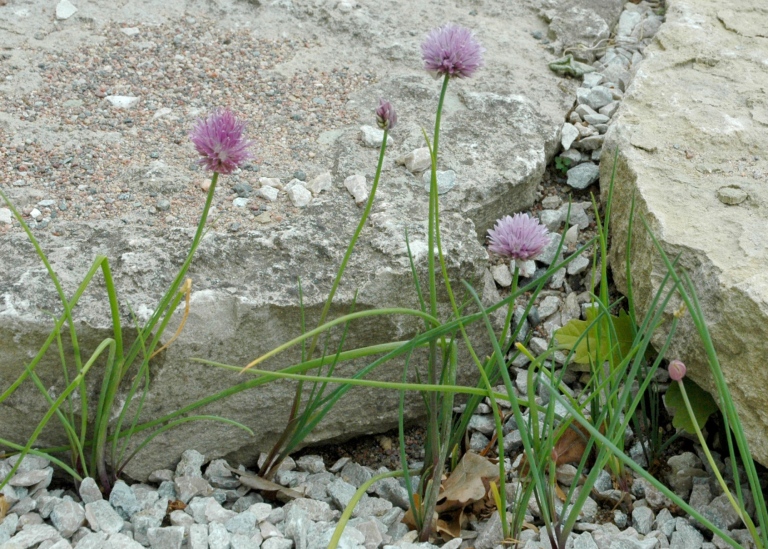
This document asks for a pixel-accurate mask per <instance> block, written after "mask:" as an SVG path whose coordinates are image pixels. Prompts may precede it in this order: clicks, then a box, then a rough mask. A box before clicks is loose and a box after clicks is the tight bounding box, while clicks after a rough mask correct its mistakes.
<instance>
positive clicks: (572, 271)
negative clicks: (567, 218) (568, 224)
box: [566, 225, 592, 275]
mask: <svg viewBox="0 0 768 549" xmlns="http://www.w3.org/2000/svg"><path fill="white" fill-rule="evenodd" d="M574 227H576V225H574ZM577 229H578V227H577ZM591 264H592V261H591V260H590V259H589V257H587V256H586V255H584V254H581V255H580V256H579V257H577V258H576V259H574V260H573V261H571V262H570V263H568V267H567V268H566V271H567V272H568V274H569V275H577V274H579V273H582V272H584V270H585V269H586V268H587V267H589V266H590V265H591Z"/></svg>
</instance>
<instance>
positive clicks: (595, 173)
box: [568, 162, 600, 190]
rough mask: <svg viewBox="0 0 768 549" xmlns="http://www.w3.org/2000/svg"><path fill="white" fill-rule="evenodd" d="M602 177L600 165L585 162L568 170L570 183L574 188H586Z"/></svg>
mask: <svg viewBox="0 0 768 549" xmlns="http://www.w3.org/2000/svg"><path fill="white" fill-rule="evenodd" d="M599 177H600V167H599V166H597V165H596V164H592V163H591V162H585V163H583V164H579V165H578V166H574V167H573V168H571V169H570V170H568V185H569V186H571V187H573V188H574V189H580V190H581V189H586V188H587V187H589V186H590V185H591V184H592V183H594V182H595V181H597V179H598V178H599Z"/></svg>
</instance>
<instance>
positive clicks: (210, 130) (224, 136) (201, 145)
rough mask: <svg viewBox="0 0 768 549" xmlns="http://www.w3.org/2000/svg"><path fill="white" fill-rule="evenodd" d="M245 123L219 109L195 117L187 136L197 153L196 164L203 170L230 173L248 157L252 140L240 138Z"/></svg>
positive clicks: (228, 112)
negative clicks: (202, 117)
mask: <svg viewBox="0 0 768 549" xmlns="http://www.w3.org/2000/svg"><path fill="white" fill-rule="evenodd" d="M244 128H245V122H244V121H242V120H239V119H238V118H237V117H236V116H235V115H234V114H232V112H230V111H228V110H226V109H219V110H216V111H214V112H213V113H211V114H209V115H208V118H206V119H205V120H202V119H200V120H198V121H197V123H196V124H195V127H194V128H193V129H192V132H191V133H190V134H189V139H190V140H191V141H192V143H193V144H194V145H195V149H197V152H199V153H200V156H201V158H200V160H199V161H198V163H199V164H200V165H201V166H203V167H204V168H205V169H206V170H210V171H212V172H218V173H221V174H224V175H227V174H231V173H232V172H233V171H235V170H236V169H237V168H239V167H240V166H241V165H242V164H243V163H244V162H245V161H246V160H248V159H249V158H251V156H252V155H251V152H250V151H249V150H248V148H249V147H251V145H253V142H252V141H249V140H247V139H245V138H244V137H243V129H244Z"/></svg>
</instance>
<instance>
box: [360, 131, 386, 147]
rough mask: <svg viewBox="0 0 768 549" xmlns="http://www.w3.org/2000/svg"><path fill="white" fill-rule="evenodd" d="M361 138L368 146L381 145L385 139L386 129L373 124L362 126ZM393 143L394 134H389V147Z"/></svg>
mask: <svg viewBox="0 0 768 549" xmlns="http://www.w3.org/2000/svg"><path fill="white" fill-rule="evenodd" d="M360 138H361V139H362V141H363V145H365V146H366V147H381V143H382V141H384V130H380V129H379V128H374V127H373V126H361V127H360ZM392 143H393V141H392V136H390V135H387V147H391V146H392Z"/></svg>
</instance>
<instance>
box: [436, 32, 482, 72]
mask: <svg viewBox="0 0 768 549" xmlns="http://www.w3.org/2000/svg"><path fill="white" fill-rule="evenodd" d="M484 51H485V48H483V47H482V46H481V45H480V43H479V42H478V41H477V40H475V35H474V34H473V33H472V31H471V30H469V29H468V28H466V27H462V26H460V25H454V24H452V23H449V24H447V25H445V26H442V27H439V28H437V29H434V30H432V31H431V32H430V33H429V34H428V35H427V38H426V39H425V40H424V42H422V44H421V57H422V58H423V59H424V68H425V69H426V70H428V71H429V72H432V73H435V74H436V75H437V76H442V75H444V74H447V75H448V76H451V77H457V78H469V77H470V76H472V74H473V73H474V72H475V71H476V70H477V69H479V68H480V66H481V65H482V64H483V52H484Z"/></svg>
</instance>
